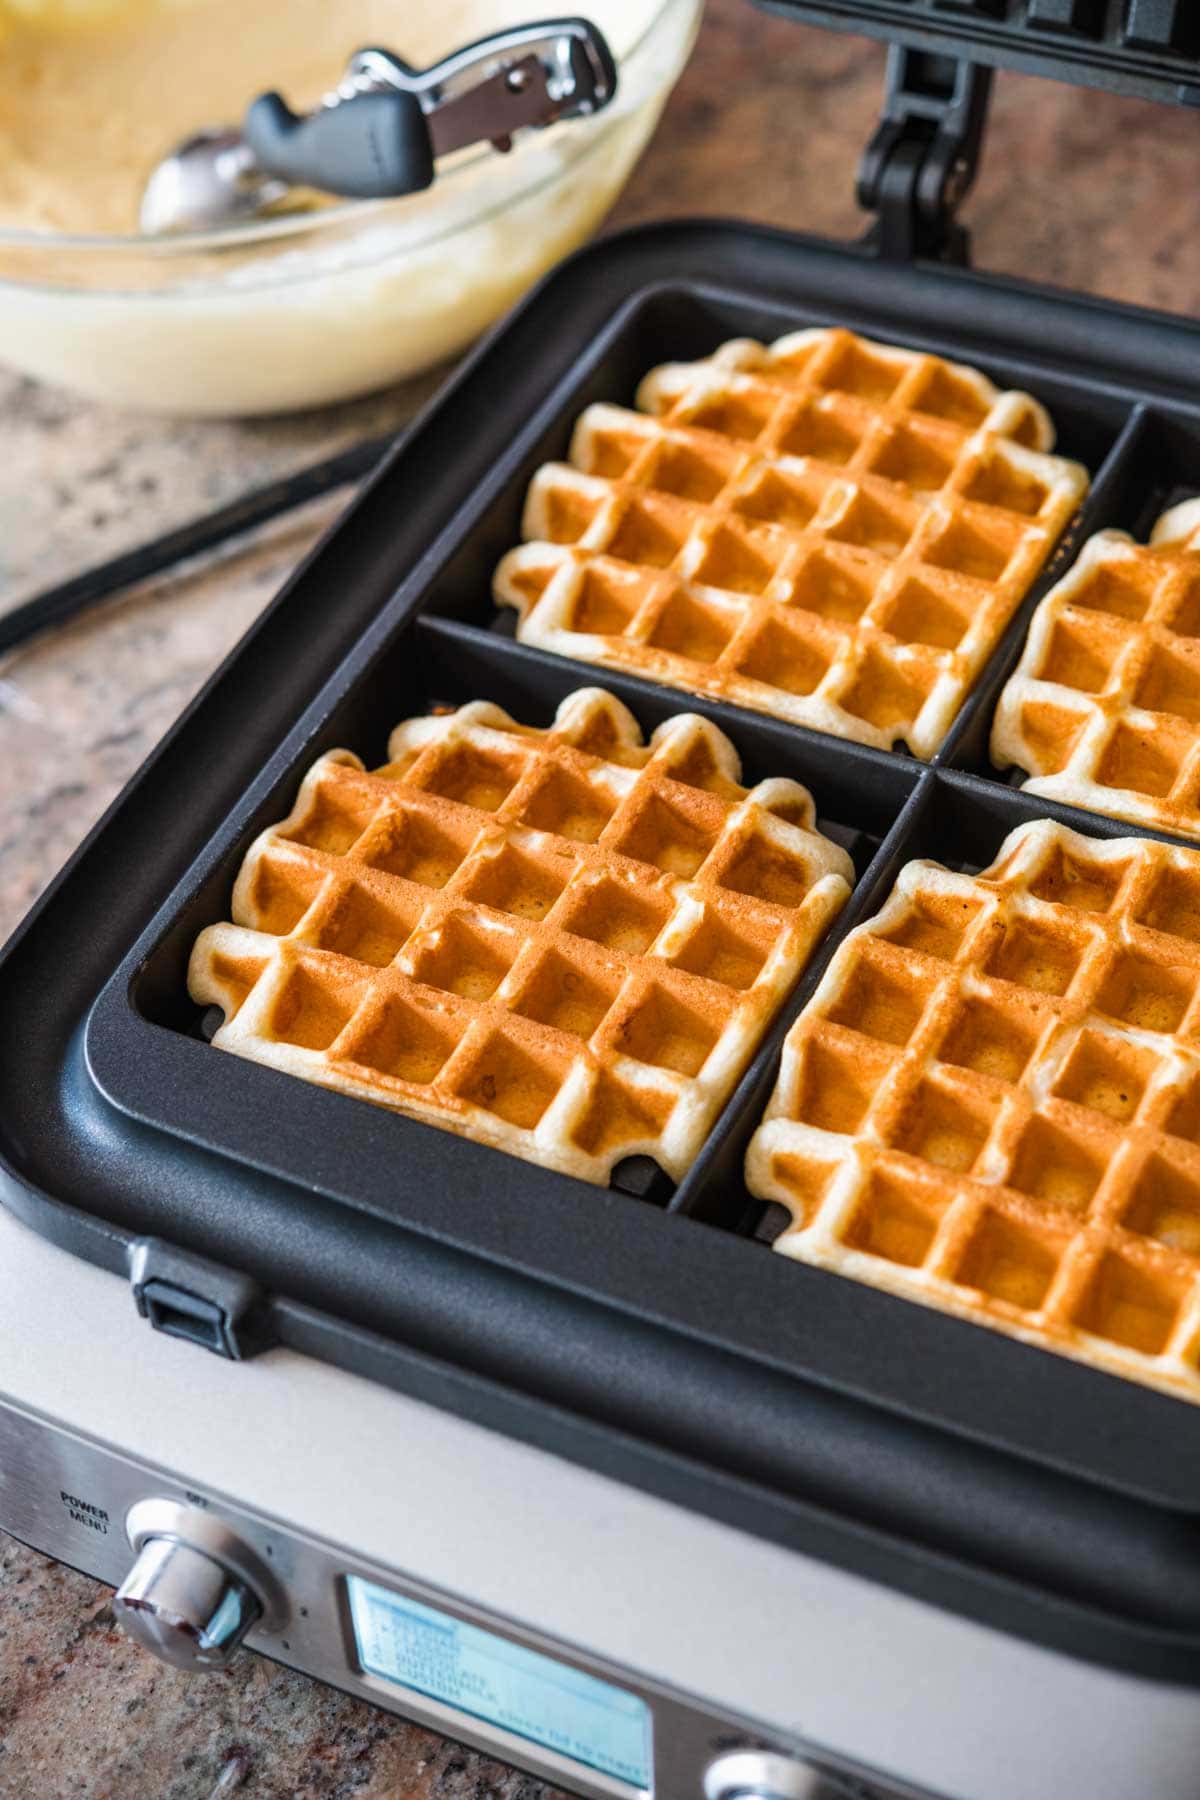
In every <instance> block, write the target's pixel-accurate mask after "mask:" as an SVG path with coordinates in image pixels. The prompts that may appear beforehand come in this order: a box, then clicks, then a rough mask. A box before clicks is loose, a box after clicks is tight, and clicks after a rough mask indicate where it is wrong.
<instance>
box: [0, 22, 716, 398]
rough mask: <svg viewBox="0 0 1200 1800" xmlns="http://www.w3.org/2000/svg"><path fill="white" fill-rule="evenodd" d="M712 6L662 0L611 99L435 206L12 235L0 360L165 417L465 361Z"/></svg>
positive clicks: (590, 204) (556, 248) (342, 394)
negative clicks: (162, 231) (168, 228)
mask: <svg viewBox="0 0 1200 1800" xmlns="http://www.w3.org/2000/svg"><path fill="white" fill-rule="evenodd" d="M702 6H703V0H660V4H658V5H657V6H655V7H654V8H653V9H648V16H647V20H646V24H645V26H644V28H643V29H642V31H641V34H640V36H638V37H637V39H636V41H635V42H634V43H633V44H632V46H631V47H630V48H629V49H628V50H627V51H626V53H625V55H624V56H622V57H621V58H620V82H619V85H618V91H617V96H616V99H615V100H614V101H613V103H612V105H611V106H610V107H608V108H607V109H606V110H605V111H604V112H603V113H601V114H599V115H598V116H597V117H596V118H594V119H588V120H579V121H571V122H565V123H563V124H560V125H557V126H552V127H550V128H549V129H548V130H546V131H542V132H534V133H529V134H528V135H527V136H526V137H525V138H524V139H523V141H522V142H521V143H519V144H518V146H517V148H516V149H515V150H513V151H512V152H511V153H510V154H509V155H507V156H500V155H498V154H497V153H496V152H495V151H494V150H492V149H491V148H490V147H489V146H487V145H484V146H482V147H473V148H472V149H471V150H469V151H464V152H462V153H461V155H460V156H459V157H457V158H455V159H454V160H453V162H452V163H449V164H448V165H447V166H446V168H445V171H444V172H440V173H439V178H438V180H437V182H436V183H435V184H434V186H433V187H432V188H431V189H430V190H429V191H428V192H427V193H424V194H418V195H413V196H411V197H409V198H408V199H404V200H394V201H383V202H353V203H343V204H339V205H336V206H331V207H327V208H325V209H323V210H321V211H317V212H309V213H301V214H295V215H292V216H290V217H280V218H274V219H267V220H260V221H258V222H256V223H252V224H247V225H241V226H238V227H236V228H233V229H230V230H227V231H222V232H204V233H196V234H193V235H189V236H180V237H82V236H65V235H56V234H52V233H46V232H30V231H12V230H0V356H2V358H3V360H4V361H5V362H6V363H8V364H9V365H10V366H12V367H14V368H16V369H19V370H20V371H21V372H22V373H24V374H28V375H35V376H38V377H39V378H41V379H42V380H45V381H51V382H56V383H58V384H60V385H62V386H64V387H69V388H74V389H75V390H76V391H78V392H80V393H83V394H87V395H89V396H90V397H91V398H93V399H96V400H103V401H108V402H112V403H115V404H118V405H121V406H130V407H138V408H142V409H145V410H147V411H153V412H169V413H189V414H194V415H199V414H209V415H229V414H256V413H272V412H285V411H290V410H293V409H295V408H297V407H304V406H319V405H324V404H327V403H329V402H332V401H335V400H345V399H349V398H351V397H353V396H354V395H357V394H365V393H370V392H371V391H372V390H373V389H375V388H379V387H383V386H385V385H387V384H388V383H389V382H393V381H397V380H399V379H401V378H402V377H403V376H406V375H412V374H415V373H417V372H418V371H419V370H421V369H425V368H428V367H430V366H431V365H432V364H434V363H436V362H439V361H441V360H442V359H443V358H445V357H448V356H452V355H454V353H455V352H456V351H459V350H461V349H463V348H464V346H465V345H467V344H468V343H470V341H471V339H472V338H474V337H476V336H477V335H478V334H479V332H480V331H482V330H483V329H484V327H485V326H487V325H489V324H490V323H491V321H492V320H493V319H495V318H497V317H499V315H500V314H501V313H502V312H504V311H505V310H506V309H507V308H508V307H509V306H510V305H511V304H512V303H513V302H514V301H515V300H516V299H517V298H518V297H519V296H520V295H521V294H522V293H524V291H525V290H526V289H527V288H528V287H530V286H531V285H532V283H533V282H534V281H536V280H537V278H538V277H539V276H540V275H542V274H544V273H545V271H546V270H547V269H548V268H550V267H551V265H552V264H554V263H556V262H558V261H559V260H560V259H561V258H562V257H563V256H565V255H566V254H567V253H568V252H569V251H571V250H573V249H575V248H576V246H577V245H579V244H580V243H582V242H583V240H584V239H585V238H586V237H588V236H589V235H590V233H591V232H593V231H594V230H595V229H596V227H597V226H598V225H599V224H600V222H601V220H602V219H603V217H604V215H605V213H606V212H607V211H608V209H609V208H610V207H611V205H612V204H613V202H614V201H615V199H616V197H617V195H618V194H619V192H620V191H621V189H622V187H623V186H624V184H625V182H626V180H627V179H628V177H629V174H630V172H631V170H632V168H633V165H634V163H635V162H636V161H637V159H638V157H639V155H640V154H641V152H642V150H643V149H644V147H645V145H646V142H647V140H648V139H649V137H650V135H651V133H652V132H653V130H654V127H655V125H656V124H657V123H658V118H659V115H660V113H661V112H662V109H663V106H664V104H665V103H666V99H667V96H668V94H669V93H670V91H671V88H672V87H673V86H674V83H675V81H676V79H677V78H678V76H679V73H680V71H681V69H682V68H683V65H684V63H685V62H686V60H687V57H688V54H689V52H690V50H691V47H692V44H693V42H694V40H695V35H696V31H697V28H698V25H699V20H700V13H701V10H702Z"/></svg>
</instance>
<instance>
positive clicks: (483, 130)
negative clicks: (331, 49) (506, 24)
mask: <svg viewBox="0 0 1200 1800" xmlns="http://www.w3.org/2000/svg"><path fill="white" fill-rule="evenodd" d="M616 88H617V70H616V64H615V62H614V60H613V56H612V52H611V51H610V50H609V47H608V45H607V43H606V42H605V40H604V38H603V36H602V35H601V33H600V32H599V31H598V30H597V28H596V27H595V26H594V25H592V24H590V23H589V21H588V20H586V19H544V20H542V21H541V23H539V24H535V25H522V26H518V27H516V28H515V29H514V30H512V31H501V32H497V33H496V34H495V35H494V36H492V37H486V38H481V39H480V40H479V42H478V43H475V44H468V45H467V46H466V48H465V49H463V50H457V51H455V52H454V54H453V55H451V56H447V57H445V58H443V60H442V61H441V62H439V63H435V64H434V65H433V67H432V68H429V69H413V68H410V66H409V65H408V63H406V62H403V61H402V60H401V58H400V57H398V56H395V55H393V54H392V52H391V51H390V50H359V51H358V52H357V53H356V54H355V55H354V56H353V57H352V58H351V60H350V65H349V67H348V68H347V70H346V74H345V76H344V78H343V80H342V81H341V82H340V83H339V85H338V87H337V89H336V90H335V91H334V92H333V93H331V94H328V95H326V97H325V99H324V100H323V101H322V102H321V105H320V106H318V107H317V108H316V110H315V111H313V112H311V113H294V112H292V110H291V108H290V107H289V106H288V104H287V102H286V101H285V100H284V99H282V98H281V96H280V95H279V94H274V93H272V94H260V95H259V97H258V99H257V100H255V101H253V102H252V104H251V106H250V108H249V110H248V111H247V113H246V116H245V118H244V120H243V121H242V125H241V129H240V130H238V129H237V128H235V127H232V126H218V127H214V128H212V129H210V130H205V131H200V132H197V133H196V134H195V136H193V137H189V138H188V139H186V140H185V141H184V142H183V143H181V144H180V145H178V146H177V148H176V149H175V150H174V151H173V152H172V153H171V155H170V156H168V157H166V158H164V160H163V161H162V162H160V163H159V164H158V166H157V167H156V168H155V170H154V172H153V174H152V175H151V176H150V179H149V181H148V182H147V183H146V187H145V191H144V193H143V195H142V206H141V216H140V223H141V228H142V230H143V231H144V232H147V233H150V234H152V235H157V234H159V233H161V232H179V231H204V230H210V229H213V228H215V227H219V226H223V225H232V224H236V223H237V222H238V221H240V220H243V219H251V218H257V217H259V216H260V215H261V214H263V213H266V212H272V211H277V210H280V209H284V208H286V206H287V205H288V203H289V200H290V199H291V198H292V197H293V196H295V197H296V198H297V199H298V198H299V191H300V190H304V189H308V190H312V189H314V188H316V189H318V190H319V191H321V192H322V193H327V194H341V195H344V196H347V197H353V198H358V199H371V200H380V199H386V198H390V197H392V196H394V195H398V194H412V193H416V192H417V191H418V190H419V189H421V188H427V187H429V186H430V185H431V183H432V182H433V179H434V173H435V169H434V164H435V161H436V159H437V158H438V157H440V156H448V155H449V154H450V152H451V151H453V150H461V149H462V148H463V147H464V146H465V145H467V144H475V143H481V142H490V143H492V144H493V145H494V146H495V148H496V149H497V150H508V149H510V148H511V146H512V137H513V133H514V132H517V131H523V130H526V129H528V128H531V127H532V128H534V129H538V128H540V127H542V126H545V125H552V124H554V123H555V122H556V121H557V120H559V119H574V118H582V117H585V116H586V115H588V114H590V113H597V112H600V111H601V110H602V109H603V108H604V107H606V106H607V105H608V104H609V102H610V100H611V99H612V97H613V95H614V94H615V93H616Z"/></svg>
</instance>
